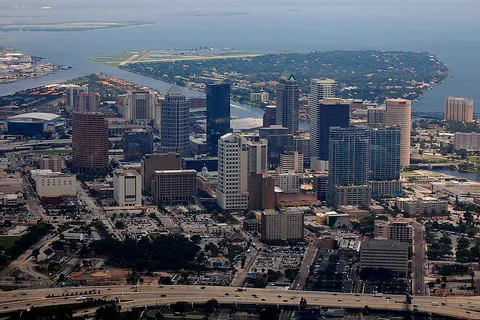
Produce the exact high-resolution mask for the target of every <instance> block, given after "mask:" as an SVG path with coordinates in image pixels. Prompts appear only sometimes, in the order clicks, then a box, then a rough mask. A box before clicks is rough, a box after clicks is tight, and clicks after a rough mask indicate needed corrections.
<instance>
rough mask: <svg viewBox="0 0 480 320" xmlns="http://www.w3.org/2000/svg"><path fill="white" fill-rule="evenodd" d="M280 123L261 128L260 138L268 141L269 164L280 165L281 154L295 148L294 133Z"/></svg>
mask: <svg viewBox="0 0 480 320" xmlns="http://www.w3.org/2000/svg"><path fill="white" fill-rule="evenodd" d="M288 131H289V130H288V128H284V127H282V126H280V125H274V126H270V127H268V128H260V129H259V136H260V139H265V140H267V141H268V164H271V165H280V154H282V153H284V152H286V151H292V150H293V134H291V133H289V132H288Z"/></svg>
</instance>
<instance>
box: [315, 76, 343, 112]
mask: <svg viewBox="0 0 480 320" xmlns="http://www.w3.org/2000/svg"><path fill="white" fill-rule="evenodd" d="M336 89H337V83H336V82H335V80H333V79H312V80H311V82H310V97H309V101H308V102H309V105H310V108H312V107H315V106H318V104H319V103H320V102H321V101H322V100H324V99H330V98H335V97H336Z"/></svg>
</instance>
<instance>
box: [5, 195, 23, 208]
mask: <svg viewBox="0 0 480 320" xmlns="http://www.w3.org/2000/svg"><path fill="white" fill-rule="evenodd" d="M23 203H24V199H23V197H22V195H21V194H20V193H11V194H4V193H0V206H5V207H14V206H18V205H21V204H23Z"/></svg>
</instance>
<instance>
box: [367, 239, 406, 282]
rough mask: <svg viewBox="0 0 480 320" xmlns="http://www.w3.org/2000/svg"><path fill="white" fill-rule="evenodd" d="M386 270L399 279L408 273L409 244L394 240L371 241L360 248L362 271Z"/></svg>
mask: <svg viewBox="0 0 480 320" xmlns="http://www.w3.org/2000/svg"><path fill="white" fill-rule="evenodd" d="M365 268H372V269H378V268H384V269H388V270H390V271H392V272H393V274H395V275H396V276H398V277H406V275H407V272H408V243H405V242H400V241H393V240H370V241H365V242H362V244H361V246H360V269H361V270H364V269H365Z"/></svg>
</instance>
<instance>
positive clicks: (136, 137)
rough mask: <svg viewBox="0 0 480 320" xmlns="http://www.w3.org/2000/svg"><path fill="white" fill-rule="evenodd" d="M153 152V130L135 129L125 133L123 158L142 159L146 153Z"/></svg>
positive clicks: (130, 159) (127, 159) (126, 159)
mask: <svg viewBox="0 0 480 320" xmlns="http://www.w3.org/2000/svg"><path fill="white" fill-rule="evenodd" d="M151 153H153V134H152V132H151V131H146V130H142V129H134V130H132V131H127V132H125V133H124V134H123V159H124V160H125V161H140V160H142V158H143V156H144V155H146V154H151Z"/></svg>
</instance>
